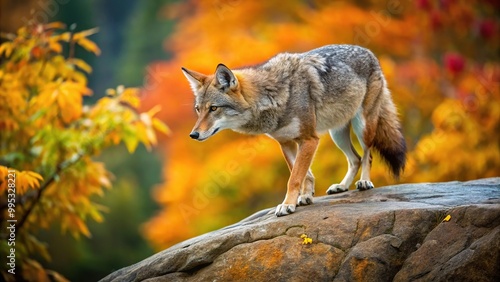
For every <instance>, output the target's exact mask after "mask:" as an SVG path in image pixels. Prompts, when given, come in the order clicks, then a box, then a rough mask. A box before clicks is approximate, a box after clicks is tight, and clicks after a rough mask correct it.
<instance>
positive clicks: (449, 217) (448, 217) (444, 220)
mask: <svg viewBox="0 0 500 282" xmlns="http://www.w3.org/2000/svg"><path fill="white" fill-rule="evenodd" d="M450 219H451V215H447V216H446V217H445V218H444V219H443V222H448V221H450Z"/></svg>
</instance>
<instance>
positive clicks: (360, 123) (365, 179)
mask: <svg viewBox="0 0 500 282" xmlns="http://www.w3.org/2000/svg"><path fill="white" fill-rule="evenodd" d="M352 125H353V126H352V127H353V131H354V134H356V137H357V138H358V141H359V143H360V145H361V148H363V158H362V159H361V177H360V179H359V180H358V181H356V189H358V190H360V191H364V190H369V189H373V188H374V186H373V183H372V181H371V180H370V169H371V167H372V155H371V153H370V146H369V145H367V144H366V143H365V139H367V140H373V135H370V134H369V132H367V131H366V130H365V126H366V123H365V120H364V118H363V117H361V115H360V114H358V115H356V117H355V118H354V119H353V123H352ZM372 126H373V125H372ZM370 143H373V142H371V141H370Z"/></svg>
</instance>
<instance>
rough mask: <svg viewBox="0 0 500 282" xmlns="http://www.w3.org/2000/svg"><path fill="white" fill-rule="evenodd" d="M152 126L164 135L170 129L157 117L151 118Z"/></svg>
mask: <svg viewBox="0 0 500 282" xmlns="http://www.w3.org/2000/svg"><path fill="white" fill-rule="evenodd" d="M153 128H154V129H155V130H156V131H159V132H161V133H163V134H165V135H167V134H169V133H170V130H169V129H168V127H167V125H166V124H164V123H163V122H162V121H161V120H160V119H158V118H153Z"/></svg>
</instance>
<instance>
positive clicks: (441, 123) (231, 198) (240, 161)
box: [144, 0, 500, 249]
mask: <svg viewBox="0 0 500 282" xmlns="http://www.w3.org/2000/svg"><path fill="white" fill-rule="evenodd" d="M368 3H369V4H368ZM497 3H498V1H478V0H477V1H444V0H443V1H415V2H412V1H391V0H389V1H354V2H351V3H349V2H346V1H322V0H317V1H300V0H294V1H286V3H285V2H282V1H239V0H217V1H208V0H207V1H187V2H183V3H176V4H172V5H169V6H168V7H167V8H166V9H165V11H166V13H165V15H166V16H167V17H168V19H175V20H178V23H177V25H176V29H175V30H174V33H173V35H172V36H171V37H170V38H168V41H167V43H166V45H165V46H166V47H167V51H168V52H172V53H173V54H174V55H173V57H172V59H171V60H169V61H165V62H156V63H154V64H152V65H151V66H150V67H151V68H154V69H155V70H156V72H155V75H156V77H155V76H154V75H152V74H149V77H148V78H147V81H153V82H155V83H153V84H151V85H150V87H147V88H146V89H145V97H146V100H145V101H144V102H145V103H144V105H146V106H151V105H154V104H157V103H160V104H162V105H163V106H164V107H165V109H166V110H165V111H163V112H162V113H160V114H159V116H160V117H161V118H162V119H164V120H166V121H167V122H168V123H169V125H171V126H172V130H173V132H174V134H173V135H172V138H171V139H170V140H169V142H168V144H167V149H168V151H167V154H168V156H169V157H170V159H169V162H168V165H167V166H165V168H164V174H165V178H166V183H165V184H164V185H162V186H160V187H158V188H157V189H156V190H155V199H156V200H157V201H158V203H159V204H160V205H162V206H163V210H162V211H161V212H160V213H158V215H156V216H155V217H154V218H152V219H151V220H150V221H149V222H148V223H147V224H146V225H145V226H144V234H145V236H146V237H147V238H148V239H149V240H150V241H151V242H152V243H153V244H154V245H155V246H156V247H157V248H158V249H161V248H165V247H167V246H170V245H172V244H174V243H176V242H179V241H181V240H183V239H186V238H188V237H191V236H195V235H198V234H200V233H203V232H206V231H209V230H212V229H215V228H219V227H222V226H224V225H226V224H228V223H231V222H234V221H236V220H238V219H241V218H242V217H244V216H248V215H249V214H251V213H252V212H253V211H256V210H258V209H260V208H262V207H265V206H275V205H276V204H278V203H279V202H280V201H281V200H282V197H283V195H284V193H285V187H286V180H287V178H288V170H287V168H286V165H285V162H284V161H283V160H282V157H281V153H280V151H279V148H278V146H277V145H276V144H275V143H274V142H273V141H270V140H269V139H268V138H265V137H247V136H240V135H237V134H235V133H230V132H222V133H219V134H217V135H216V136H214V137H212V138H211V139H209V140H208V141H206V142H204V143H203V144H199V143H197V142H196V141H192V140H189V138H188V134H189V131H190V129H191V127H192V126H193V124H194V121H195V114H194V112H193V109H192V103H193V96H192V94H191V90H190V89H189V85H188V83H187V81H185V78H184V77H183V75H182V74H181V72H180V67H181V66H185V67H188V68H190V69H194V70H197V71H200V72H204V73H207V74H208V73H212V72H213V71H214V69H215V66H216V65H217V64H218V63H221V62H223V63H225V64H226V65H228V66H229V67H232V68H234V67H241V66H247V65H252V64H257V63H260V62H262V61H265V60H267V59H269V58H270V57H272V56H274V55H275V54H276V53H279V52H283V51H288V52H302V51H307V50H309V49H312V48H315V47H319V46H321V45H326V44H332V43H351V44H357V45H362V46H365V47H368V48H370V49H371V50H373V51H374V52H375V54H377V56H378V57H379V58H380V61H381V65H382V68H383V70H384V73H385V75H386V78H387V80H388V83H389V87H390V89H391V90H392V93H393V97H394V99H395V102H396V104H397V105H398V107H399V110H400V114H401V117H402V121H403V126H404V131H405V135H406V137H407V141H408V143H409V147H410V151H411V152H410V154H409V155H410V159H409V161H408V165H407V170H406V174H405V175H404V176H403V177H402V179H401V180H402V181H405V182H408V181H414V182H422V181H447V180H466V179H472V178H479V177H488V176H494V175H498V171H500V156H499V148H498V144H499V143H500V142H499V141H500V140H499V138H500V130H499V129H500V128H499V123H500V114H499V103H500V102H499V101H500V99H499V90H498V89H499V87H498V81H499V75H500V69H499V58H498V54H499V52H498V50H499V37H498V27H499V20H498V4H497ZM158 77H161V79H155V78H158ZM358 151H359V150H358ZM346 169H347V168H346V163H345V157H344V156H343V155H342V153H341V152H340V151H339V150H338V149H336V148H335V146H334V145H333V144H332V142H331V141H330V140H329V138H328V137H324V138H323V140H322V144H321V145H320V148H319V150H318V153H317V155H316V159H315V162H314V164H313V171H314V172H315V175H316V180H317V183H316V193H317V195H322V194H324V191H325V190H326V188H327V187H328V186H329V185H330V184H331V183H334V182H338V181H339V180H340V179H341V177H342V176H343V174H344V173H345V170H346ZM372 177H373V180H374V182H375V184H376V186H382V185H386V184H390V183H394V180H392V179H390V178H389V176H388V173H387V172H386V168H385V166H384V165H382V164H381V163H380V162H379V158H377V157H375V160H374V164H373V169H372Z"/></svg>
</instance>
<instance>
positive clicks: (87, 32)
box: [73, 27, 99, 40]
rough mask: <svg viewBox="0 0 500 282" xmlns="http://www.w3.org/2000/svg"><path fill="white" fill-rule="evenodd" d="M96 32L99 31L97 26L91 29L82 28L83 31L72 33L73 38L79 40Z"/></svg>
mask: <svg viewBox="0 0 500 282" xmlns="http://www.w3.org/2000/svg"><path fill="white" fill-rule="evenodd" d="M97 32H99V28H98V27H94V28H91V29H87V30H83V31H80V32H77V33H75V34H74V35H73V38H74V39H75V40H80V39H82V38H85V37H88V36H91V35H93V34H96V33H97Z"/></svg>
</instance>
